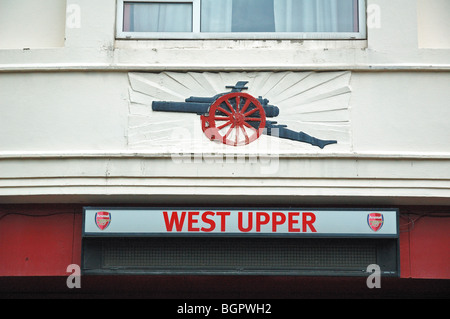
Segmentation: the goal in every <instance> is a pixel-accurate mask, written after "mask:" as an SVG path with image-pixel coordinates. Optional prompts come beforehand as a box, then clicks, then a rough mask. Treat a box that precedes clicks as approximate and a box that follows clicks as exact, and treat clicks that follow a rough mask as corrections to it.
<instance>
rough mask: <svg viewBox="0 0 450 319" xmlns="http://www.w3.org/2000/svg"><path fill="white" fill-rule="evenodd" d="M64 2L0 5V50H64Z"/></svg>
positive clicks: (8, 0) (18, 0) (25, 0)
mask: <svg viewBox="0 0 450 319" xmlns="http://www.w3.org/2000/svg"><path fill="white" fill-rule="evenodd" d="M65 17H66V1H65V0H39V1H30V0H2V1H0V49H23V48H33V49H35V48H53V47H63V46H64V36H65V22H66V19H65Z"/></svg>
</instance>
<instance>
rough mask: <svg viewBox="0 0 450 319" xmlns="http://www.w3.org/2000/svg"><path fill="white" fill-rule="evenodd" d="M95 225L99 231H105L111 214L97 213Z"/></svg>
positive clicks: (109, 222)
mask: <svg viewBox="0 0 450 319" xmlns="http://www.w3.org/2000/svg"><path fill="white" fill-rule="evenodd" d="M95 223H96V224H97V227H98V228H100V230H105V229H106V228H107V227H108V226H109V224H111V214H110V213H108V212H98V213H96V214H95Z"/></svg>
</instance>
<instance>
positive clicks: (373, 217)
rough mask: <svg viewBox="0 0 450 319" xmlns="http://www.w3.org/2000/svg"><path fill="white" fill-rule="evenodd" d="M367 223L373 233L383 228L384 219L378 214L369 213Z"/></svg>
mask: <svg viewBox="0 0 450 319" xmlns="http://www.w3.org/2000/svg"><path fill="white" fill-rule="evenodd" d="M367 223H368V224H369V227H370V228H371V229H372V230H373V231H375V232H376V231H379V230H380V229H381V227H383V224H384V217H383V214H380V213H371V214H369V215H367Z"/></svg>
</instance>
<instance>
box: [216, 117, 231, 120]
mask: <svg viewBox="0 0 450 319" xmlns="http://www.w3.org/2000/svg"><path fill="white" fill-rule="evenodd" d="M214 119H215V120H216V121H229V120H230V118H229V117H222V116H215V117H214Z"/></svg>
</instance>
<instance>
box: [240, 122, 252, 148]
mask: <svg viewBox="0 0 450 319" xmlns="http://www.w3.org/2000/svg"><path fill="white" fill-rule="evenodd" d="M239 128H240V129H241V130H242V132H243V133H244V137H245V144H248V143H250V139H249V137H248V134H247V131H246V130H245V127H244V126H243V125H241V126H239Z"/></svg>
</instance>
